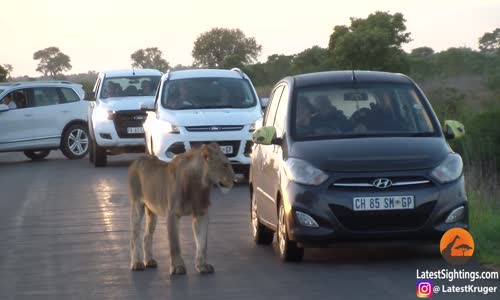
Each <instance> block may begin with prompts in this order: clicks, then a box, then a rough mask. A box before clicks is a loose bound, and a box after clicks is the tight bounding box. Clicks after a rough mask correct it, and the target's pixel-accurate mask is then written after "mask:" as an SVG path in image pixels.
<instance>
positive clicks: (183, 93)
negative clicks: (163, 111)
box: [168, 82, 194, 109]
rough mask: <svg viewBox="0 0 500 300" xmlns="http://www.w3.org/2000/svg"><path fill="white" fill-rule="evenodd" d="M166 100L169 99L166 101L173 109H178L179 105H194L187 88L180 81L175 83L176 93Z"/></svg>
mask: <svg viewBox="0 0 500 300" xmlns="http://www.w3.org/2000/svg"><path fill="white" fill-rule="evenodd" d="M168 101H169V103H168V104H169V107H171V108H173V109H179V108H181V107H190V106H193V105H194V104H193V100H192V96H191V94H190V92H189V89H188V88H187V86H186V85H185V84H184V83H182V82H180V83H179V84H178V85H177V95H175V96H173V97H172V98H170V99H169V100H168Z"/></svg>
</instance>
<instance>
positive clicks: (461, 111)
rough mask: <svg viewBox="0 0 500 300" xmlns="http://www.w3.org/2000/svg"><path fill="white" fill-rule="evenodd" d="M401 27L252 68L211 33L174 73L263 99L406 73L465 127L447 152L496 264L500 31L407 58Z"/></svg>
mask: <svg viewBox="0 0 500 300" xmlns="http://www.w3.org/2000/svg"><path fill="white" fill-rule="evenodd" d="M405 22H406V20H405V18H404V16H403V15H402V14H400V13H395V14H390V13H388V12H379V11H378V12H375V13H372V14H370V15H369V16H368V17H367V18H351V24H350V25H349V26H347V25H340V26H334V27H333V31H332V33H331V35H330V36H329V37H325V38H326V39H328V41H329V42H328V47H326V48H322V47H319V46H312V47H310V48H308V49H305V50H304V51H302V52H300V53H297V54H292V55H289V54H279V53H277V54H273V55H270V56H268V57H267V60H266V61H264V62H256V59H257V57H258V55H260V53H261V50H262V45H260V44H259V43H258V42H257V41H256V39H255V38H253V37H247V36H245V34H244V33H243V32H242V31H241V30H239V29H225V28H213V29H211V30H209V31H207V32H204V33H202V34H200V35H199V36H198V38H197V39H196V41H195V42H194V45H193V51H192V55H193V58H194V61H195V65H193V66H183V65H175V67H173V69H174V70H179V69H189V68H202V67H216V68H230V67H234V66H235V67H239V68H241V69H243V71H245V72H246V73H247V74H248V75H249V76H250V77H251V78H252V81H253V83H254V85H255V86H256V87H257V91H258V94H259V96H260V97H268V96H269V93H270V90H271V88H272V85H273V84H274V83H276V82H277V81H278V80H279V79H281V78H283V77H284V76H287V75H294V74H300V73H307V72H317V71H326V70H341V69H365V70H377V71H389V72H401V73H404V74H408V75H409V76H410V77H412V78H413V79H415V80H416V81H417V83H418V84H419V85H420V86H421V87H422V88H423V90H424V92H425V93H426V94H427V96H428V98H429V100H430V101H431V103H432V105H433V107H434V108H435V110H436V112H437V114H438V116H439V119H440V120H441V121H442V122H444V120H446V119H455V120H458V121H461V122H463V123H464V125H465V128H466V132H467V134H466V136H465V137H464V138H463V139H461V140H458V141H451V146H452V148H453V149H454V150H455V151H457V152H459V153H460V154H461V155H462V157H463V159H464V164H465V168H464V170H465V176H466V182H467V193H468V196H469V201H470V224H471V231H472V233H473V236H474V238H475V240H476V249H475V253H476V254H477V255H476V257H478V259H479V261H481V262H483V263H496V264H500V235H499V232H500V192H499V184H500V176H499V174H500V173H499V172H500V28H496V29H494V30H492V31H491V32H486V33H484V35H482V36H481V37H478V46H479V50H473V49H471V48H465V47H461V48H449V49H447V50H444V51H440V52H435V51H434V49H432V48H431V47H429V46H422V47H418V48H415V49H413V50H412V51H411V52H410V53H407V52H405V51H404V50H403V49H402V46H403V45H404V44H406V43H408V42H410V41H411V33H410V32H408V31H407V28H406V25H405ZM333 25H334V24H333ZM33 59H35V60H39V65H38V68H37V71H39V72H40V73H42V74H43V76H42V77H41V78H42V79H46V78H53V79H66V80H71V81H74V82H78V83H81V84H83V86H84V89H85V90H86V91H90V90H91V89H92V87H93V82H95V79H96V77H97V73H96V72H94V71H89V72H88V73H86V74H75V75H63V74H62V73H63V71H69V70H71V63H70V62H71V60H70V58H69V56H68V55H66V54H64V53H62V52H61V51H60V50H59V49H58V48H57V47H49V48H46V49H43V50H39V51H37V52H35V53H34V55H33ZM129 63H130V62H129ZM125 64H127V62H124V65H125ZM131 65H132V66H133V67H138V68H141V67H149V68H156V69H159V70H162V71H165V69H166V68H168V67H169V65H170V64H169V63H168V62H167V61H166V60H165V59H164V58H163V53H162V51H160V50H159V48H157V47H150V48H146V49H139V50H137V51H135V52H134V53H132V55H131ZM12 70H13V66H12V65H9V64H3V65H0V81H6V80H35V79H36V78H30V77H27V76H25V77H19V78H11V77H10V74H11V72H12Z"/></svg>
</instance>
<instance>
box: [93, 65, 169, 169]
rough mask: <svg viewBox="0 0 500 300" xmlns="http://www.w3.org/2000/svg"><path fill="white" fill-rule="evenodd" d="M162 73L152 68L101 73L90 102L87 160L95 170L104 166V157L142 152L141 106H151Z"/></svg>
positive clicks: (143, 118) (142, 121)
mask: <svg viewBox="0 0 500 300" xmlns="http://www.w3.org/2000/svg"><path fill="white" fill-rule="evenodd" d="M161 76H162V73H161V72H160V71H158V70H152V69H131V70H121V71H108V72H101V73H99V76H98V77H97V81H96V83H95V86H94V90H93V92H92V93H88V94H87V95H86V96H85V100H88V101H90V103H91V104H90V107H89V117H88V120H89V122H88V123H89V133H90V147H89V148H90V149H89V160H90V162H91V163H92V164H93V165H94V166H95V167H105V166H106V165H107V156H108V155H116V154H121V153H129V152H130V153H131V152H144V129H143V127H142V125H143V123H144V121H145V119H146V113H145V112H144V111H141V109H140V107H141V105H148V104H149V105H152V104H153V103H154V95H155V93H156V90H157V87H158V83H159V82H160V78H161Z"/></svg>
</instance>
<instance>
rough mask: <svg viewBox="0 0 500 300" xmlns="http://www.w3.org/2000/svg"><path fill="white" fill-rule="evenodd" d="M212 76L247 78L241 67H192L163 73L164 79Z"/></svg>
mask: <svg viewBox="0 0 500 300" xmlns="http://www.w3.org/2000/svg"><path fill="white" fill-rule="evenodd" d="M210 77H223V78H239V79H241V78H245V79H246V78H247V76H246V75H245V74H244V73H243V72H241V70H239V69H236V68H235V69H232V70H221V69H192V70H181V71H172V72H168V73H167V74H165V75H163V77H162V80H167V79H168V80H177V79H187V78H210Z"/></svg>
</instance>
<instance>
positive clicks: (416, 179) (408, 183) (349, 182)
mask: <svg viewBox="0 0 500 300" xmlns="http://www.w3.org/2000/svg"><path fill="white" fill-rule="evenodd" d="M379 178H387V179H390V180H391V182H392V185H391V186H390V187H387V188H385V189H386V190H397V189H407V188H408V187H415V188H416V187H419V188H422V187H429V186H432V185H433V183H432V181H430V180H429V179H427V178H425V177H422V176H392V177H391V176H389V177H384V176H381V177H364V178H342V179H338V180H336V181H335V182H334V183H333V184H332V185H331V186H330V188H331V189H337V190H356V191H359V190H360V189H362V190H363V191H367V190H368V191H369V190H373V191H380V188H377V187H375V186H374V185H373V182H374V181H375V180H377V179H379Z"/></svg>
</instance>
